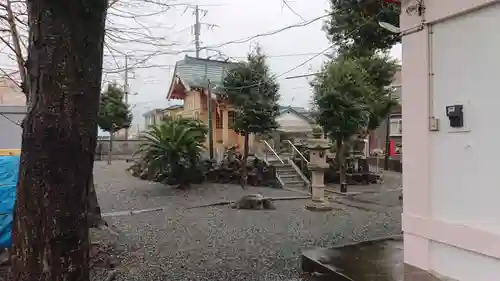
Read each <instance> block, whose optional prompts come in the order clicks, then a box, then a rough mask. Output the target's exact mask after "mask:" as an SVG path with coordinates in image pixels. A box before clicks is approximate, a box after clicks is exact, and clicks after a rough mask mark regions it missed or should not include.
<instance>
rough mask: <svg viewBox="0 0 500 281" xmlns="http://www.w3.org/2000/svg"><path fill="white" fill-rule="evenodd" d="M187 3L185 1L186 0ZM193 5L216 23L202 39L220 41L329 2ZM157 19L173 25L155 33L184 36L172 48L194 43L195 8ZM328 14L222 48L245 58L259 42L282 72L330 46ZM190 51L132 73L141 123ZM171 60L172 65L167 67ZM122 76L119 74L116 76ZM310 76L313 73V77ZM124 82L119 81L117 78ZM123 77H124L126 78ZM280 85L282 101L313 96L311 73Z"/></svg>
mask: <svg viewBox="0 0 500 281" xmlns="http://www.w3.org/2000/svg"><path fill="white" fill-rule="evenodd" d="M184 3H185V2H184ZM189 3H191V4H193V5H196V4H198V5H200V8H201V9H203V10H205V11H206V14H205V13H204V12H202V13H201V15H202V16H203V17H202V20H201V21H202V23H206V24H210V25H216V27H212V28H210V27H209V26H208V25H204V26H202V29H201V41H202V47H203V46H214V45H220V44H221V43H225V42H228V41H235V40H239V39H245V38H248V37H251V36H254V35H257V34H261V33H266V32H270V31H274V30H278V29H280V28H283V27H285V26H288V25H294V24H299V23H301V22H303V19H305V20H306V21H309V20H312V19H314V18H317V17H319V16H322V15H324V14H325V13H326V12H325V10H326V9H327V8H328V1H327V0H289V1H288V3H289V4H290V6H291V7H292V8H293V10H294V11H295V12H296V14H299V15H296V14H295V13H294V12H292V11H291V10H290V9H289V8H287V7H286V6H283V2H282V1H281V0H198V1H189ZM154 21H157V22H162V24H164V25H170V28H164V30H158V29H155V32H156V33H157V34H163V36H165V38H170V39H171V40H172V41H180V43H181V45H179V46H175V47H171V48H165V49H166V50H168V49H170V50H171V51H177V50H186V49H188V50H189V49H193V48H194V42H193V40H194V35H193V32H192V29H191V28H190V26H191V25H192V24H193V23H194V21H195V16H194V14H193V9H187V10H186V8H185V6H179V7H177V8H174V9H172V10H170V11H168V12H165V13H163V14H161V15H157V16H155V19H154ZM323 23H324V20H318V21H316V22H314V23H312V24H309V25H307V26H304V27H296V28H292V29H289V30H287V31H283V32H280V33H277V34H275V35H271V36H266V37H259V38H256V39H253V40H251V41H249V42H246V43H242V44H228V45H226V46H223V47H221V48H218V50H220V51H221V52H222V53H223V54H225V55H227V56H229V57H232V58H242V57H244V56H245V55H246V54H247V53H248V51H249V50H250V49H251V47H252V45H253V44H256V43H259V44H260V45H261V46H262V48H263V50H264V52H265V53H266V54H267V55H268V56H269V60H268V61H269V64H270V67H271V70H272V72H273V73H274V74H282V73H284V72H287V71H289V70H290V69H292V68H294V67H296V66H298V65H300V64H302V63H304V62H305V61H307V60H309V59H311V58H312V57H314V56H315V55H316V54H318V53H320V52H322V51H323V50H324V49H325V48H327V47H328V46H329V42H328V40H327V39H326V37H325V33H324V32H323V31H322V29H321V28H322V25H323ZM400 53H401V49H400V46H396V47H395V48H394V49H393V50H392V55H393V56H394V57H397V58H400V57H401V54H400ZM186 54H188V55H191V56H194V55H195V54H194V53H181V54H178V55H162V56H158V57H155V58H154V59H153V60H152V61H154V63H155V64H161V68H148V69H137V70H135V71H134V74H133V75H130V76H135V77H134V78H133V79H130V82H129V84H130V91H131V92H137V93H138V95H136V96H131V97H130V103H131V104H132V105H134V106H135V107H134V109H133V111H134V115H135V117H136V118H134V119H135V120H134V123H135V126H134V127H136V126H137V125H140V126H142V125H143V124H142V123H143V120H142V116H141V115H142V113H144V112H145V111H147V110H150V109H153V108H161V107H165V106H167V105H169V102H167V100H166V98H165V97H166V93H167V90H168V87H169V85H170V82H171V77H172V73H173V65H174V64H175V62H176V61H177V60H180V59H182V58H183V57H184V56H185V55H186ZM207 55H212V56H213V55H216V53H215V52H213V51H209V52H207V51H202V52H201V56H202V57H206V56H207ZM324 60H325V57H324V56H323V55H321V56H318V57H316V58H314V59H312V60H311V61H309V62H307V63H306V64H304V65H303V66H301V67H299V68H297V69H296V70H294V71H292V72H289V73H288V74H287V75H284V76H283V77H287V76H295V75H302V74H308V73H313V72H315V71H317V70H318V69H319V68H320V66H321V64H322V62H323V61H324ZM169 65H171V66H172V67H171V68H170V69H169V67H168V66H169ZM114 79H116V80H119V79H120V78H116V77H115V78H114ZM309 79H310V78H309ZM118 82H120V81H118ZM122 82H123V81H122ZM279 83H280V86H281V93H280V94H281V96H282V100H281V101H280V103H281V104H282V105H293V106H304V107H307V106H308V104H309V101H310V97H311V90H310V88H309V85H308V78H298V79H292V80H285V79H280V80H279Z"/></svg>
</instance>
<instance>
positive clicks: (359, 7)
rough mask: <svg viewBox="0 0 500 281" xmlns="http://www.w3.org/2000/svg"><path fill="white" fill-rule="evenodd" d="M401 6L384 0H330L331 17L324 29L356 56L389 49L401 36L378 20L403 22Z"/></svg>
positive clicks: (344, 48)
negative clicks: (381, 24)
mask: <svg viewBox="0 0 500 281" xmlns="http://www.w3.org/2000/svg"><path fill="white" fill-rule="evenodd" d="M400 10H401V7H400V5H397V4H394V3H387V2H385V1H382V0H330V13H331V17H330V18H329V19H328V21H327V22H326V24H325V26H324V30H325V31H326V33H327V37H328V39H329V40H331V42H332V43H334V44H335V45H337V46H339V47H340V49H341V50H344V51H348V52H351V53H353V54H355V55H356V56H366V55H371V54H373V53H374V52H375V51H387V50H389V49H390V48H392V46H394V45H395V44H397V43H399V42H401V37H400V35H399V34H394V33H392V32H390V31H388V30H386V29H384V28H382V27H380V26H379V24H378V23H379V22H388V23H390V24H393V25H395V26H399V14H400Z"/></svg>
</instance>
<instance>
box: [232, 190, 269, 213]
mask: <svg viewBox="0 0 500 281" xmlns="http://www.w3.org/2000/svg"><path fill="white" fill-rule="evenodd" d="M231 208H233V209H244V210H274V209H276V207H275V206H274V204H273V202H272V200H271V199H269V198H265V197H264V196H262V194H249V195H245V196H243V197H241V198H240V199H239V200H238V201H236V202H234V203H232V204H231Z"/></svg>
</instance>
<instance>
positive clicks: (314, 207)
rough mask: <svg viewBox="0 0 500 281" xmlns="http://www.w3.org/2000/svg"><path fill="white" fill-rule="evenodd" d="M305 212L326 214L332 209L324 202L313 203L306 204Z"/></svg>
mask: <svg viewBox="0 0 500 281" xmlns="http://www.w3.org/2000/svg"><path fill="white" fill-rule="evenodd" d="M306 210H309V211H314V212H328V211H331V210H333V207H332V206H331V205H330V204H329V203H327V202H324V201H313V202H310V203H307V204H306Z"/></svg>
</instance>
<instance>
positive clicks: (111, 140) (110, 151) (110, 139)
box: [108, 132, 114, 165]
mask: <svg viewBox="0 0 500 281" xmlns="http://www.w3.org/2000/svg"><path fill="white" fill-rule="evenodd" d="M113 136H114V133H113V132H109V149H108V165H109V164H111V158H113Z"/></svg>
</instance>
